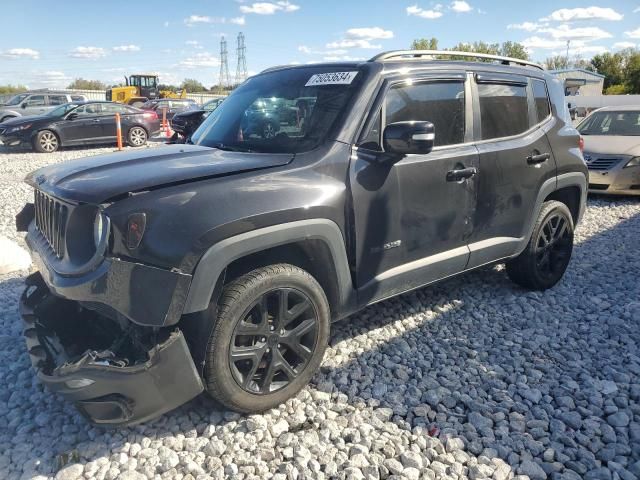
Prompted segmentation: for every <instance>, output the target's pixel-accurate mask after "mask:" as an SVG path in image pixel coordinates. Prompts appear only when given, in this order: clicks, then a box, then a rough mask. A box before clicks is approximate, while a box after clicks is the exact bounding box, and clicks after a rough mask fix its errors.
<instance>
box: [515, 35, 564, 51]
mask: <svg viewBox="0 0 640 480" xmlns="http://www.w3.org/2000/svg"><path fill="white" fill-rule="evenodd" d="M520 43H522V45H523V46H524V47H525V48H527V49H533V48H542V49H545V50H551V49H553V48H562V47H566V45H567V42H565V41H563V40H554V39H551V38H542V37H538V36H533V37H529V38H525V39H524V40H522V42H520Z"/></svg>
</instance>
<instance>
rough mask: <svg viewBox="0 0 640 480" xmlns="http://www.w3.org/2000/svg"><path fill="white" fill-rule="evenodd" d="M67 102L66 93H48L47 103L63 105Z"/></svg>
mask: <svg viewBox="0 0 640 480" xmlns="http://www.w3.org/2000/svg"><path fill="white" fill-rule="evenodd" d="M65 103H67V96H66V95H49V105H64V104H65Z"/></svg>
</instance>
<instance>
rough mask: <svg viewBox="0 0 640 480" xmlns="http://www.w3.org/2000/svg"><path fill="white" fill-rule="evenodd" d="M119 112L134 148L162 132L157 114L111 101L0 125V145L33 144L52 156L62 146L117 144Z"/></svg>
mask: <svg viewBox="0 0 640 480" xmlns="http://www.w3.org/2000/svg"><path fill="white" fill-rule="evenodd" d="M116 113H119V114H120V117H121V126H122V136H123V139H124V140H125V141H126V143H128V144H129V145H131V146H132V147H141V146H142V145H144V144H146V143H147V139H148V138H149V136H150V135H153V134H154V133H156V132H157V131H159V130H160V121H159V120H158V115H157V114H156V113H155V112H145V111H143V110H140V109H138V108H135V107H131V106H129V105H122V104H119V103H112V102H91V101H89V102H78V103H67V104H65V105H60V106H59V107H57V108H55V109H54V110H51V111H50V112H48V113H47V114H46V115H41V116H33V117H20V118H16V119H12V120H8V121H6V122H3V123H0V142H2V143H3V144H4V145H8V146H18V145H30V146H32V147H33V149H34V150H36V151H37V152H44V153H51V152H55V151H56V150H57V149H58V148H59V147H66V146H72V145H90V144H101V143H111V144H112V143H115V142H116V141H117V137H116V118H115V115H116Z"/></svg>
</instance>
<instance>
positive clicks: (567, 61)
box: [566, 40, 571, 68]
mask: <svg viewBox="0 0 640 480" xmlns="http://www.w3.org/2000/svg"><path fill="white" fill-rule="evenodd" d="M570 43H571V40H567V60H566V64H567V65H566V68H569V44H570Z"/></svg>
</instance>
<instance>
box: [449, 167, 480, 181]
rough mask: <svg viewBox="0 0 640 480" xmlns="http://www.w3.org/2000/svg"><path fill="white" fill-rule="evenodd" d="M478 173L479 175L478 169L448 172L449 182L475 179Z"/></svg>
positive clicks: (471, 168) (461, 169) (468, 168)
mask: <svg viewBox="0 0 640 480" xmlns="http://www.w3.org/2000/svg"><path fill="white" fill-rule="evenodd" d="M476 173H478V169H477V168H476V167H467V168H460V169H457V170H449V171H448V172H447V182H462V181H464V180H466V179H468V178H471V177H473V176H474V175H475V174H476Z"/></svg>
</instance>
